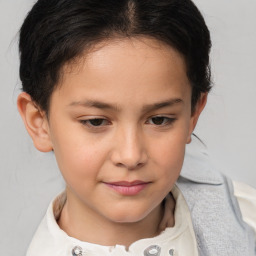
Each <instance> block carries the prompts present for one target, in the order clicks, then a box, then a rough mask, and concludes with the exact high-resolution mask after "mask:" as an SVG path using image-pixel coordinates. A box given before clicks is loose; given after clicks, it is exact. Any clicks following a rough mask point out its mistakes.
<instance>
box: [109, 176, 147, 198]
mask: <svg viewBox="0 0 256 256" xmlns="http://www.w3.org/2000/svg"><path fill="white" fill-rule="evenodd" d="M150 183H151V182H145V181H140V180H135V181H132V182H129V181H117V182H104V184H105V185H107V186H108V187H109V188H111V189H112V190H114V191H115V192H117V193H119V194H121V195H124V196H135V195H137V194H139V193H140V192H141V191H142V190H144V189H145V188H146V187H147V186H148V185H149V184H150Z"/></svg>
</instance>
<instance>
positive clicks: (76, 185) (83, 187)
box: [18, 38, 207, 246]
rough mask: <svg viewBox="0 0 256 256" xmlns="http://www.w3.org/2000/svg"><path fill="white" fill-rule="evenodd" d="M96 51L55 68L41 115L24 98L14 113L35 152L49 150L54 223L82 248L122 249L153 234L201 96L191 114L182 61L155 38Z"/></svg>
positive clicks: (122, 41)
mask: <svg viewBox="0 0 256 256" xmlns="http://www.w3.org/2000/svg"><path fill="white" fill-rule="evenodd" d="M99 46H100V47H97V49H94V50H93V51H91V52H90V53H86V54H84V56H83V57H82V58H80V59H79V60H77V61H75V62H73V63H71V64H67V65H66V66H65V67H64V68H63V79H62V80H61V84H60V85H59V86H58V87H57V89H56V90H55V91H54V92H53V94H52V97H51V102H50V112H49V115H48V118H47V117H46V115H45V113H44V112H43V111H40V109H39V108H38V107H37V106H36V104H34V103H33V101H32V100H31V98H30V96H29V95H28V94H26V93H21V94H20V96H19V97H18V108H19V111H20V114H21V116H22V118H23V120H24V123H25V125H26V128H27V130H28V132H29V134H30V135H31V137H32V139H33V141H34V145H35V147H36V148H37V149H38V150H40V151H43V152H47V151H51V150H54V153H55V156H56V159H57V162H58V165H59V168H60V171H61V173H62V175H63V177H64V179H65V181H66V184H67V188H66V190H67V202H66V204H65V206H64V208H63V210H62V213H61V217H60V220H59V226H60V227H61V228H62V229H63V230H64V231H65V232H66V233H67V234H68V235H70V236H73V237H76V238H78V239H80V240H83V241H88V242H92V243H97V244H102V245H115V244H123V245H126V246H129V245H130V244H131V243H133V242H134V241H136V240H138V239H141V238H146V237H153V236H155V235H157V234H158V232H159V230H158V226H159V222H160V221H161V218H162V210H163V209H162V204H161V202H162V200H163V199H164V198H165V197H166V195H167V194H168V193H169V192H170V191H171V189H172V187H173V185H174V184H175V182H176V180H177V178H178V177H179V174H180V171H181V168H182V163H183V159H184V152H185V146H186V144H187V143H189V142H190V140H191V139H190V137H191V133H192V132H193V130H194V128H195V125H196V123H197V120H198V117H199V115H200V113H201V111H202V110H203V108H204V105H205V103H206V98H207V95H206V94H202V97H201V98H200V100H199V101H198V104H197V106H196V108H195V112H194V113H193V114H191V86H190V84H189V81H188V78H187V76H186V67H185V63H184V60H183V58H182V56H181V55H180V54H179V53H178V52H176V51H175V50H174V49H172V48H171V47H169V46H166V45H164V44H162V43H160V42H158V41H156V40H153V39H149V38H137V39H135V38H133V39H120V40H111V41H108V42H105V43H104V44H101V45H99ZM94 119H97V120H94ZM120 181H126V182H132V181H140V182H142V183H143V186H142V188H141V190H139V191H137V190H136V189H137V187H136V186H135V190H136V191H137V192H136V193H134V194H131V193H130V194H129V193H128V194H127V193H126V194H125V193H120V191H117V187H115V188H113V183H114V182H120ZM118 189H124V190H125V188H124V186H119V187H118ZM128 190H129V191H131V190H132V189H131V188H128ZM125 191H126V190H125ZM129 191H128V192H129ZM174 204H175V202H174V201H173V206H174ZM172 218H173V223H174V217H173V216H172ZM124 234H125V235H124Z"/></svg>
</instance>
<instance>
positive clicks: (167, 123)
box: [80, 116, 177, 129]
mask: <svg viewBox="0 0 256 256" xmlns="http://www.w3.org/2000/svg"><path fill="white" fill-rule="evenodd" d="M153 119H163V124H162V123H161V124H155V123H154V122H152V121H153ZM150 120H151V121H150ZM176 120H177V119H176V118H173V117H167V116H153V117H150V118H149V119H148V120H147V121H146V124H151V125H154V126H157V127H165V126H170V125H171V124H173V123H174V122H175V121H176ZM155 121H156V120H155ZM93 122H96V125H95V124H93ZM80 123H81V124H82V125H85V126H87V127H89V128H92V129H100V128H103V127H105V126H107V125H110V124H111V122H110V121H108V120H107V119H105V118H91V119H87V120H80ZM104 123H105V124H104Z"/></svg>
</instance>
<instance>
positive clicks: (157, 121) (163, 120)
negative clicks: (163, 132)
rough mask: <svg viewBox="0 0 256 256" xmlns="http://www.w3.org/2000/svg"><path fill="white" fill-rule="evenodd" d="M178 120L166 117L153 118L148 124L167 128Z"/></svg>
mask: <svg viewBox="0 0 256 256" xmlns="http://www.w3.org/2000/svg"><path fill="white" fill-rule="evenodd" d="M175 120H176V118H171V117H166V116H154V117H151V118H150V119H149V120H148V121H147V123H149V124H152V125H156V126H165V125H170V124H172V123H173V122H174V121H175Z"/></svg>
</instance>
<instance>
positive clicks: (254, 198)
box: [233, 181, 256, 239]
mask: <svg viewBox="0 0 256 256" xmlns="http://www.w3.org/2000/svg"><path fill="white" fill-rule="evenodd" d="M233 187H234V195H235V197H236V198H237V201H238V204H239V207H240V210H241V213H242V218H243V220H244V221H245V222H246V223H247V224H248V225H249V226H250V227H251V228H252V229H253V230H254V233H255V239H256V189H255V188H252V187H251V186H249V185H247V184H244V183H241V182H237V181H233Z"/></svg>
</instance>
